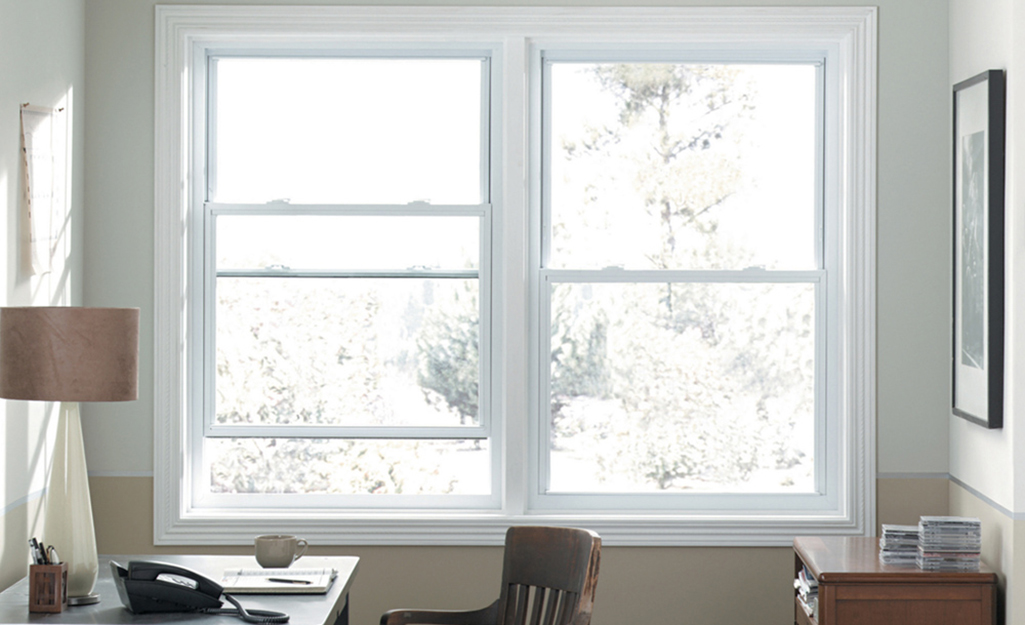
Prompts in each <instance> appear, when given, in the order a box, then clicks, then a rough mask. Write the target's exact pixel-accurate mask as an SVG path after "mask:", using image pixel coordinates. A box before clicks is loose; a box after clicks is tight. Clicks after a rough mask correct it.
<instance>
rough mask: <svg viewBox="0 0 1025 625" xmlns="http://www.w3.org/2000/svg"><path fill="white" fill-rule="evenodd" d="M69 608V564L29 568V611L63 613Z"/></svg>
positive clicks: (62, 563) (34, 565)
mask: <svg viewBox="0 0 1025 625" xmlns="http://www.w3.org/2000/svg"><path fill="white" fill-rule="evenodd" d="M66 607H68V563H67V562H61V563H60V564H33V565H31V566H29V567H28V611H29V612H63V611H64V608H66Z"/></svg>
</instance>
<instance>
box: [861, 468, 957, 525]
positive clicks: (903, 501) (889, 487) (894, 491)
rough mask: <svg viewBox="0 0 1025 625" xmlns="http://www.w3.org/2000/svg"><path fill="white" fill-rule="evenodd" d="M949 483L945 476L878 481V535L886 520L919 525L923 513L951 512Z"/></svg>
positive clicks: (896, 523)
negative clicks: (919, 518) (949, 509)
mask: <svg viewBox="0 0 1025 625" xmlns="http://www.w3.org/2000/svg"><path fill="white" fill-rule="evenodd" d="M949 485H950V480H948V479H947V478H945V477H936V478H887V479H879V480H876V520H877V521H878V524H877V527H876V535H879V534H880V533H882V530H881V528H879V527H878V526H880V525H882V524H883V523H887V524H893V525H918V517H920V516H926V515H944V514H949V513H948V512H947V510H948V508H949V497H950V495H949V490H950V487H949Z"/></svg>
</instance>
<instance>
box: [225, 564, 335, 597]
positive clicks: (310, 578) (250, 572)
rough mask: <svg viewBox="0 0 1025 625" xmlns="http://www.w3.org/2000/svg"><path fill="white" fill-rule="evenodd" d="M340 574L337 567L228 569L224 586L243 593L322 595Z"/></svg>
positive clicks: (226, 590) (226, 589) (231, 591)
mask: <svg viewBox="0 0 1025 625" xmlns="http://www.w3.org/2000/svg"><path fill="white" fill-rule="evenodd" d="M337 575H338V571H336V570H335V569H304V568H290V569H228V570H226V571H224V575H223V576H222V577H221V586H223V587H224V592H226V593H230V594H239V595H245V594H249V595H261V594H274V595H279V594H288V595H295V594H301V595H321V594H324V593H326V592H327V589H328V588H330V587H331V583H332V582H334V579H335V577H336V576H337Z"/></svg>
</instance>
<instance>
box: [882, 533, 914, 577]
mask: <svg viewBox="0 0 1025 625" xmlns="http://www.w3.org/2000/svg"><path fill="white" fill-rule="evenodd" d="M879 561H880V562H882V563H883V564H896V565H899V566H915V565H916V564H917V562H918V526H917V525H887V524H885V523H884V524H883V536H882V538H880V539H879Z"/></svg>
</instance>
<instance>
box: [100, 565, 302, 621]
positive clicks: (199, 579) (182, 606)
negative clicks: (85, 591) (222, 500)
mask: <svg viewBox="0 0 1025 625" xmlns="http://www.w3.org/2000/svg"><path fill="white" fill-rule="evenodd" d="M110 571H111V574H112V575H113V577H114V585H115V586H117V594H118V595H119V596H120V597H121V603H122V604H124V606H125V608H126V609H128V611H129V612H133V613H135V614H146V613H149V612H206V613H208V614H233V615H236V616H239V617H240V618H242V619H243V620H245V621H248V622H250V623H284V622H286V621H288V615H287V614H282V613H281V612H270V611H267V610H248V611H247V610H246V609H245V608H243V607H242V606H241V605H240V604H239V602H238V601H237V600H236V599H235V598H234V597H232V596H231V595H228V594H224V588H222V587H221V585H220V584H218V583H217V582H215V581H213V580H212V579H209V578H206V577H204V576H202V575H200V574H199V573H197V572H195V571H192V570H190V569H187V568H185V567H182V566H175V565H174V564H168V563H166V562H146V561H142V560H132V561H131V562H129V563H128V567H127V568H126V567H124V566H121V565H120V564H118V563H117V562H114V561H113V560H111V562H110ZM221 597H224V598H225V599H227V600H228V601H229V602H230V603H231V604H232V605H234V606H235V607H234V608H227V609H223V608H221V606H222V605H224V603H223V602H222V601H221V599H220V598H221Z"/></svg>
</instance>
